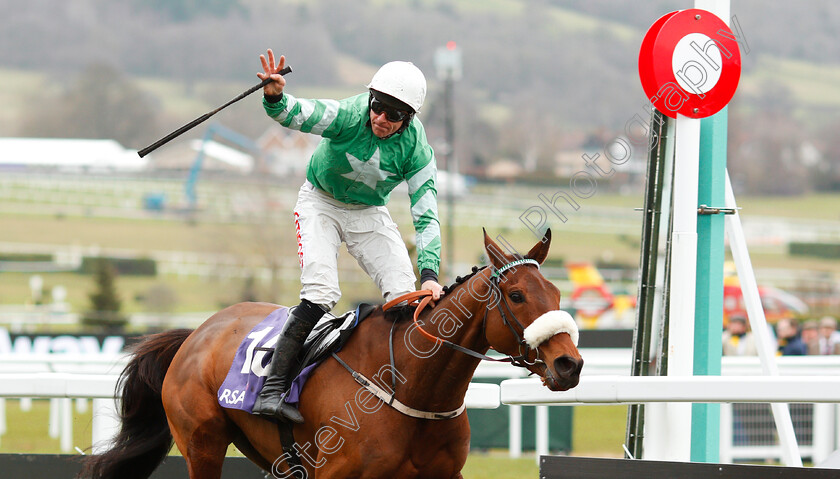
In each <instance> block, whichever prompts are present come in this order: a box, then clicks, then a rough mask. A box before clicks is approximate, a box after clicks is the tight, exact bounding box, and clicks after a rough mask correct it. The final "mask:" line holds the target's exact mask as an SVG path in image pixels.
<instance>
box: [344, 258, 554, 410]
mask: <svg viewBox="0 0 840 479" xmlns="http://www.w3.org/2000/svg"><path fill="white" fill-rule="evenodd" d="M522 264H532V265H534V266H536V267H537V268H539V263H538V262H537V261H535V260H533V259H520V260H516V261H512V262H510V263H508V264H506V265H504V266H502V267H501V268H499V269H497V270H496V271H494V272H493V274H492V275H491V276H490V284H491V287H492V288H495V290H496V292H497V293H498V294H499V297H500V298H501V300H502V303H503V304H504V307H505V309H507V312H508V313H509V314H510V317H511V318H513V321H515V322H516V325H517V326H519V328H520V329H522V332H523V334H524V332H525V327H524V326H523V325H522V323H521V322H519V320H518V319H516V316H515V315H514V314H513V310H512V309H511V307H510V305H509V304H508V303H507V300H506V299H505V297H504V295H503V294H502V292H501V289H500V288H499V281H500V280H501V275H502V274H503V273H504V272H505V271H507V270H509V269H512V268H514V267H515V266H518V265H522ZM473 271H475V269H474V270H473ZM459 281H460V279H459ZM401 303H406V304H407V305H408V306H414V307H415V308H414V314H413V317H412V319H413V321H414V326H415V327H416V328H417V329H418V330H419V331H420V333H421V334H422V335H423V336H425V337H426V338H427V339H429V340H431V341H433V342H435V343H437V344H442V345H444V346H446V347H448V348H451V349H454V350H455V351H459V352H461V353H464V354H466V355H468V356H471V357H474V358H476V359H480V360H483V361H494V362H503V363H511V364H512V365H514V366H519V367H527V366H533V365H535V364H537V363H541V362H542V360H541V359H539V350H537V349H534V350H535V351H537V356H536V359H534V361H528V350H530V349H531V348H529V347H527V343H526V342H525V340H524V339H523V337H522V335H520V334H519V332H518V331H517V330H516V328H514V326H513V324H511V322H510V320H509V319H508V317H507V314H505V311H504V310H503V309H502V308H501V307H500V308H499V314H500V315H501V317H502V321H503V322H504V323H505V325H506V326H507V327H508V328H510V330H511V333H513V336H514V337H515V338H516V340H517V343H518V345H519V352H520V354H519V355H518V356H512V355H508V356H507V357H504V358H494V357H490V356H487V355H486V354H482V353H479V352H477V351H473V350H472V349H469V348H465V347H463V346H461V345H460V344H455V343H453V342H452V341H449V340H447V339H443V338H439V337H437V336H435V335H433V334H431V333H429V332H428V331H426V330H425V329H423V327H422V326H420V323H419V321H418V320H419V318H420V314H421V313H422V312H423V311H424V310H425V309H426V306H428V305H429V304H430V303H432V292H431V291H430V290H420V291H412V292H410V293H406V294H404V295H402V296H399V297H397V298H394V299H392V300H391V301H388V302H387V303H385V304H384V305H383V306H382V311H383V312H385V311H387V310H389V309H391V308H392V307H394V306H396V305H398V304H401ZM488 309H489V308H487V307H485V309H484V318H483V319H482V329H484V328H486V321H487V310H488ZM395 325H396V321H395V322H394V324H392V325H391V332H390V334H389V336H388V351H389V355H390V366H391V392H390V393H388V392H387V391H385V390H384V389H382V388H381V387H380V386H378V385H377V384H376V383H374V382H373V381H371V380H370V379H368V378H366V377H365V376H364V375H363V374H361V373H359V372H358V371H356V370H354V369H353V368H352V367H350V365H349V364H347V363H346V362H345V361H344V360H342V359H341V358H340V357H339V356H338V355H337V354H336V353H333V354H332V356H333V358H335V360H336V361H338V363H339V364H340V365H341V366H343V367H344V368H345V369H346V370H347V371H348V372H349V373H350V375H351V376H353V379H354V380H355V381H356V382H357V383H358V384H360V385H361V386H362V387H364V388H365V389H366V390H367V391H368V392H370V393H371V394H373V395H374V396H376V397H377V398H379V399H380V400H381V401H382V402H384V403H385V404H387V405H389V406H391V407H392V408H394V409H396V410H397V411H399V412H401V413H403V414H405V415H406V416H410V417H414V418H419V419H451V418H453V417H457V416H460V415H461V414H462V413H463V412H464V411H465V410H466V403H462V404H461V406H460V407H459V408H457V409H453V410H452V411H445V412H433V411H421V410H419V409H414V408H411V407H409V406H406V405H405V404H403V403H402V402H400V401H399V400H397V398H396V394H397V384H396V376H397V375H396V372H395V371H396V364H395V359H394V327H395ZM523 346H526V351H525V353H522V347H523Z"/></svg>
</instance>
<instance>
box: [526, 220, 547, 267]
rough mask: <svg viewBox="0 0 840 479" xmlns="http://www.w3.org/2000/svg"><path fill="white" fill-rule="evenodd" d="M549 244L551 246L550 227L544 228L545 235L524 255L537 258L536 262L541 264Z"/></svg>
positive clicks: (545, 256)
mask: <svg viewBox="0 0 840 479" xmlns="http://www.w3.org/2000/svg"><path fill="white" fill-rule="evenodd" d="M549 246H551V228H548V229H547V230H545V236H544V237H543V238H542V239H541V240H540V241H539V242H538V243H537V244H535V245H534V247H533V248H531V251H528V254H526V255H525V257H526V258H531V259H534V260H537V263H539V264H542V263H543V261H545V258H547V257H548V248H549Z"/></svg>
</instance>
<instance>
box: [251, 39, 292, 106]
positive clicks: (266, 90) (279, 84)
mask: <svg viewBox="0 0 840 479" xmlns="http://www.w3.org/2000/svg"><path fill="white" fill-rule="evenodd" d="M260 63H262V67H263V71H262V72H260V73H257V78H259V79H260V80H265V79H266V78H271V79H272V80H274V81H273V82H271V83H269V84H268V85H266V86H264V87H263V94H264V95H266V96H277V95H280V94H282V93H283V88H284V87H285V86H286V79H285V78H283V75H281V74H279V73H278V72H279V71H280V70H282V69H284V68H286V57H285V56H283V55H280V62H279V63H277V64H276V65H275V64H274V52H273V51H271V49H270V48H269V49H268V58H266V56H265V55H260Z"/></svg>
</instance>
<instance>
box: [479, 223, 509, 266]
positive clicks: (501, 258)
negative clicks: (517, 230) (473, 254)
mask: <svg viewBox="0 0 840 479" xmlns="http://www.w3.org/2000/svg"><path fill="white" fill-rule="evenodd" d="M481 230H482V231H484V251H486V252H487V258H488V259H489V260H490V264H492V265H493V266H494V267H496V268H501V267H502V266H504V265H506V264H507V263H509V262H510V261H509V260H508V259H507V258H506V256H507V255H505V253H504V252H503V251H502V248H499V245H497V244H496V242H495V241H493V240H492V239H490V235H488V234H487V230H486V229H484V228H481Z"/></svg>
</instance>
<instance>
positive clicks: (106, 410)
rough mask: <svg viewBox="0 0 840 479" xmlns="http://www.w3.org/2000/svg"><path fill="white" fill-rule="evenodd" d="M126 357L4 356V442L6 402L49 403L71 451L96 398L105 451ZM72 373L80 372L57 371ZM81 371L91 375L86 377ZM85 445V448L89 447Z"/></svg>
mask: <svg viewBox="0 0 840 479" xmlns="http://www.w3.org/2000/svg"><path fill="white" fill-rule="evenodd" d="M125 360H126V357H125V356H118V357H114V356H107V355H63V354H62V355H59V354H53V355H2V356H0V371H8V370H16V371H17V372H0V437H2V436H3V434H5V432H6V404H5V402H6V401H5V400H6V398H21V407H22V408H28V407H29V401H31V399H32V398H41V399H43V398H49V399H51V401H50V419H49V422H50V424H49V430H50V436H51V437H57V438H59V444H60V448H61V451H62V452H70V451H71V450H72V449H73V444H72V440H73V421H72V419H73V412H72V398H78V400H77V408H79V409H81V410H85V409H86V407H87V402H86V400H87V399H93V411H92V415H93V421H92V424H91V428H92V437H91V445H92V446H93V448H92V450H93V452H94V453H96V452H99V451H102V450H106V449H107V448H108V445H109V442H110V439H111V438H112V437H113V436H114V434H115V433H116V431H117V429H118V427H119V421H118V419H117V418H118V416H117V412H116V407H117V403H116V401H115V399H114V397H115V391H116V385H117V379H118V376H119V374H115V373H113V372H112V371H113V370H114V369H115V368H116V369H117V371H119V370H121V369H122V367H123V366H124V364H125ZM56 370H58V371H67V370H74V371H76V372H55V371H56ZM80 371H87V372H86V373H84V372H80ZM499 398H500V388H499V386H498V385H496V384H479V383H472V384H470V387H469V389H468V390H467V395H466V398H465V403H466V405H467V407H468V408H471V409H496V408H498V407H499V405H500V401H499ZM85 446H86V445H85Z"/></svg>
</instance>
